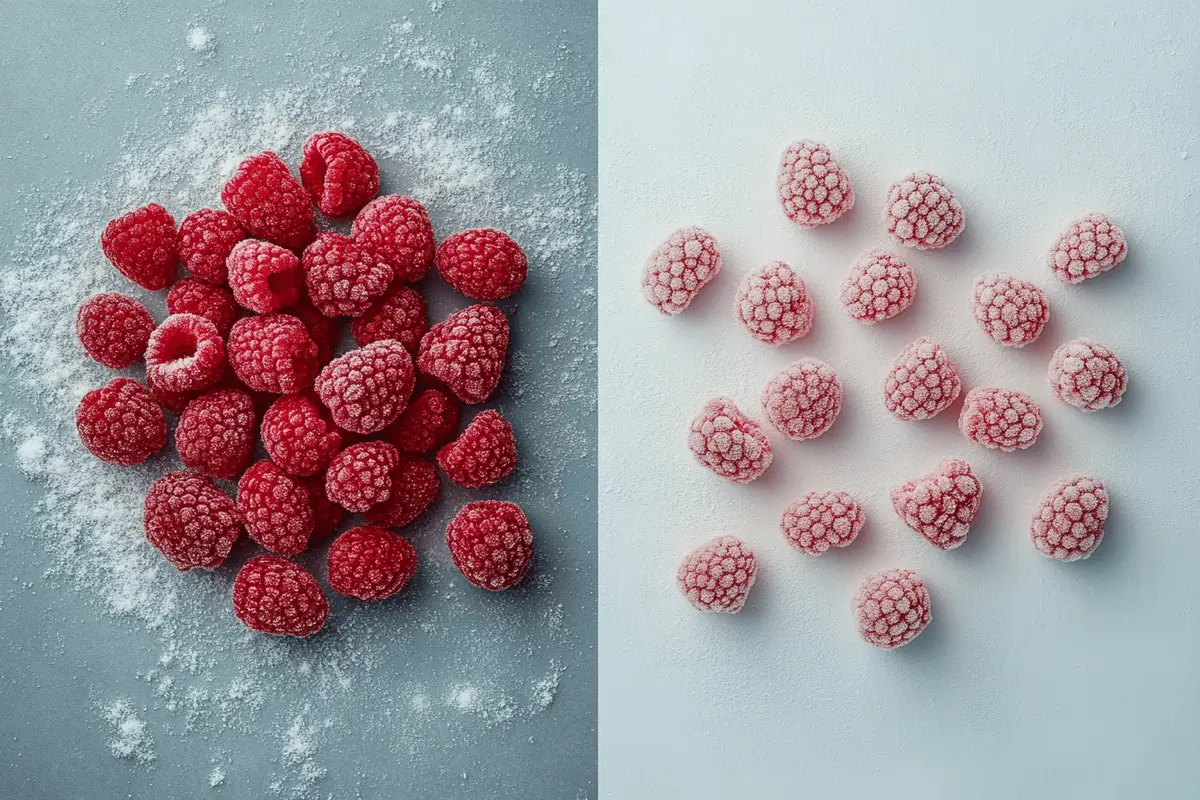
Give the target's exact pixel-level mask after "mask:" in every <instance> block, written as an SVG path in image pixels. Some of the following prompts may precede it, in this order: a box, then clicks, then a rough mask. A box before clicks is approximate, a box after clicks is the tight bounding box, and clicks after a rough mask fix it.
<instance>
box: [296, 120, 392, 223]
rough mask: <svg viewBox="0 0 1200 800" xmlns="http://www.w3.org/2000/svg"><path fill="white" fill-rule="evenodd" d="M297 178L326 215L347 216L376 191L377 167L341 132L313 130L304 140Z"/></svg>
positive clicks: (362, 148) (357, 144)
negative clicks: (317, 131) (315, 131)
mask: <svg viewBox="0 0 1200 800" xmlns="http://www.w3.org/2000/svg"><path fill="white" fill-rule="evenodd" d="M300 180H302V181H303V182H304V187H305V188H306V189H308V193H309V195H310V196H311V197H312V201H313V203H314V204H315V205H316V206H317V208H319V209H321V213H322V214H324V215H325V216H327V217H349V216H351V215H352V214H354V213H355V212H356V211H358V210H359V209H360V208H362V207H363V206H364V205H366V204H367V202H368V201H370V200H371V198H373V197H374V196H375V195H377V194H379V166H378V165H377V164H376V163H375V159H373V158H371V154H370V153H368V152H367V150H366V148H365V147H363V146H362V145H361V144H359V143H358V142H356V141H354V140H353V139H351V138H350V137H349V136H347V135H346V134H344V133H335V132H332V131H331V132H327V133H314V134H313V135H312V136H310V137H308V140H307V141H305V142H304V159H303V160H302V161H301V162H300Z"/></svg>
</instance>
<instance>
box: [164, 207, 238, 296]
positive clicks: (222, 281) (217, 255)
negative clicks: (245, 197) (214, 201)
mask: <svg viewBox="0 0 1200 800" xmlns="http://www.w3.org/2000/svg"><path fill="white" fill-rule="evenodd" d="M245 238H246V231H245V230H244V229H243V228H242V225H241V223H239V222H238V221H237V220H236V219H234V217H233V214H230V213H229V212H228V211H218V210H217V209H215V208H202V209H200V210H199V211H193V212H192V213H191V214H188V215H187V216H186V217H184V218H183V222H182V223H181V224H180V225H179V258H180V260H181V261H183V265H184V266H185V267H187V269H188V272H189V273H191V275H192V277H193V278H199V279H200V280H202V281H204V282H205V283H210V284H212V285H213V286H225V285H227V284H228V283H229V277H228V272H227V271H226V266H225V261H226V259H228V258H229V253H230V252H231V251H232V250H233V246H234V245H235V244H237V243H238V242H240V241H241V240H242V239H245Z"/></svg>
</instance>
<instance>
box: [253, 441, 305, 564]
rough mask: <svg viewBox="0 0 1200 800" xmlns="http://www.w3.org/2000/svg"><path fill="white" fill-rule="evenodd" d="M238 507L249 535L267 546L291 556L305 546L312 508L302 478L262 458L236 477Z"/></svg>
mask: <svg viewBox="0 0 1200 800" xmlns="http://www.w3.org/2000/svg"><path fill="white" fill-rule="evenodd" d="M237 507H238V510H239V511H240V512H241V513H242V518H243V519H244V520H245V524H246V532H247V533H249V534H250V538H251V539H253V540H254V541H256V542H258V543H259V544H261V545H262V546H263V547H265V548H267V549H268V550H271V551H273V552H276V553H279V554H280V555H285V556H294V555H297V554H298V553H303V552H304V551H305V550H306V549H307V548H308V541H309V539H310V538H312V533H313V509H312V500H311V498H310V497H309V495H308V487H307V486H306V485H305V483H304V480H303V479H302V478H294V477H292V476H291V475H288V474H287V473H286V472H284V471H283V470H281V469H280V468H279V467H277V466H275V465H274V464H272V463H271V462H270V461H268V460H267V459H265V458H264V459H263V460H262V461H256V462H255V463H254V464H253V465H252V466H251V467H250V469H248V470H246V471H245V473H243V474H242V477H241V479H240V480H239V481H238V486H237Z"/></svg>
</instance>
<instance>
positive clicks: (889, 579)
mask: <svg viewBox="0 0 1200 800" xmlns="http://www.w3.org/2000/svg"><path fill="white" fill-rule="evenodd" d="M854 615H855V616H856V617H858V633H859V635H860V636H862V638H863V641H865V642H866V643H867V644H873V645H875V646H876V647H882V648H883V649H884V650H891V649H892V648H893V647H902V646H904V645H906V644H908V643H909V642H911V641H912V640H913V639H915V638H917V636H918V634H920V633H921V631H923V630H925V626H926V625H928V624H929V620H930V618H931V617H932V613H931V612H930V604H929V590H928V589H926V588H925V582H924V581H922V580H921V576H920V575H918V574H917V573H915V572H913V571H912V570H911V569H885V570H880V571H879V572H873V573H871V574H870V575H868V576H867V579H866V580H865V581H863V582H862V585H861V586H859V587H858V591H857V592H855V593H854Z"/></svg>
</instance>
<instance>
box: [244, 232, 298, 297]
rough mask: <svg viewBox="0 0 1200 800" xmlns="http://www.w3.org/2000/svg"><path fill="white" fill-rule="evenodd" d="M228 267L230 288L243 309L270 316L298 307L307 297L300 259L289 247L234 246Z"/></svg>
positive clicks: (250, 242) (266, 244) (248, 243)
mask: <svg viewBox="0 0 1200 800" xmlns="http://www.w3.org/2000/svg"><path fill="white" fill-rule="evenodd" d="M226 263H227V265H228V269H229V288H231V289H233V299H234V300H237V302H238V305H240V306H241V307H242V308H248V309H250V310H251V311H254V312H256V313H258V314H270V313H272V312H274V311H278V310H280V309H281V308H287V307H288V306H292V305H295V304H296V303H297V302H299V300H300V298H301V297H302V296H303V295H304V273H303V272H302V271H301V270H300V259H299V258H297V257H296V254H295V253H293V252H292V251H291V250H288V249H287V248H286V247H280V246H279V245H277V244H272V243H270V242H261V241H259V240H257V239H246V240H244V241H241V242H238V243H237V244H236V245H235V246H234V248H233V251H232V252H231V253H230V254H229V260H228V262H226Z"/></svg>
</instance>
